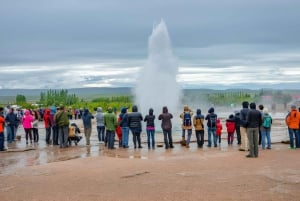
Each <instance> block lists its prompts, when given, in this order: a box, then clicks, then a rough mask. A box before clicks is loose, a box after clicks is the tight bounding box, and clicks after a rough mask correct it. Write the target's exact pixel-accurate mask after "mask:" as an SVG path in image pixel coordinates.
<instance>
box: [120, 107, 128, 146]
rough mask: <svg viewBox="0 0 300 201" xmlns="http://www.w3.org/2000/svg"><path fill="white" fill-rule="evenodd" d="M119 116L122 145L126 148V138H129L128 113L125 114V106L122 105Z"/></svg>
mask: <svg viewBox="0 0 300 201" xmlns="http://www.w3.org/2000/svg"><path fill="white" fill-rule="evenodd" d="M119 117H120V120H121V121H120V127H121V130H122V145H123V148H125V149H127V148H129V146H128V138H129V124H128V114H127V108H126V107H123V108H122V109H121V114H120V115H119Z"/></svg>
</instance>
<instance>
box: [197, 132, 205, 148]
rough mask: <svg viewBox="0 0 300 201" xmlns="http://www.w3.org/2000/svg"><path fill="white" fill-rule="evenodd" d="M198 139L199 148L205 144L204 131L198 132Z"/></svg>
mask: <svg viewBox="0 0 300 201" xmlns="http://www.w3.org/2000/svg"><path fill="white" fill-rule="evenodd" d="M196 138H197V144H198V147H202V146H203V144H204V130H198V131H197V130H196Z"/></svg>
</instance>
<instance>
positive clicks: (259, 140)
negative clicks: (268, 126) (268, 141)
mask: <svg viewBox="0 0 300 201" xmlns="http://www.w3.org/2000/svg"><path fill="white" fill-rule="evenodd" d="M258 135H259V136H258V145H261V130H260V128H259V130H258Z"/></svg>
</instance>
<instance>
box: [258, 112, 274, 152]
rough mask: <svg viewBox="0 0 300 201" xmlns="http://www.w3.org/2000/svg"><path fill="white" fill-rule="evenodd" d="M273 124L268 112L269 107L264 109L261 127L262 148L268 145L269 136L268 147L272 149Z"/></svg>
mask: <svg viewBox="0 0 300 201" xmlns="http://www.w3.org/2000/svg"><path fill="white" fill-rule="evenodd" d="M271 126H272V117H271V115H270V114H269V113H268V109H267V108H264V109H263V115H262V125H261V127H260V130H261V135H262V139H261V145H262V149H265V145H266V138H267V149H271Z"/></svg>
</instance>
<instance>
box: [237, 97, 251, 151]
mask: <svg viewBox="0 0 300 201" xmlns="http://www.w3.org/2000/svg"><path fill="white" fill-rule="evenodd" d="M242 106H243V108H242V109H241V111H240V130H241V147H240V148H239V151H248V137H247V121H246V118H247V114H248V112H249V108H248V107H249V102H248V101H244V102H243V103H242Z"/></svg>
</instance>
